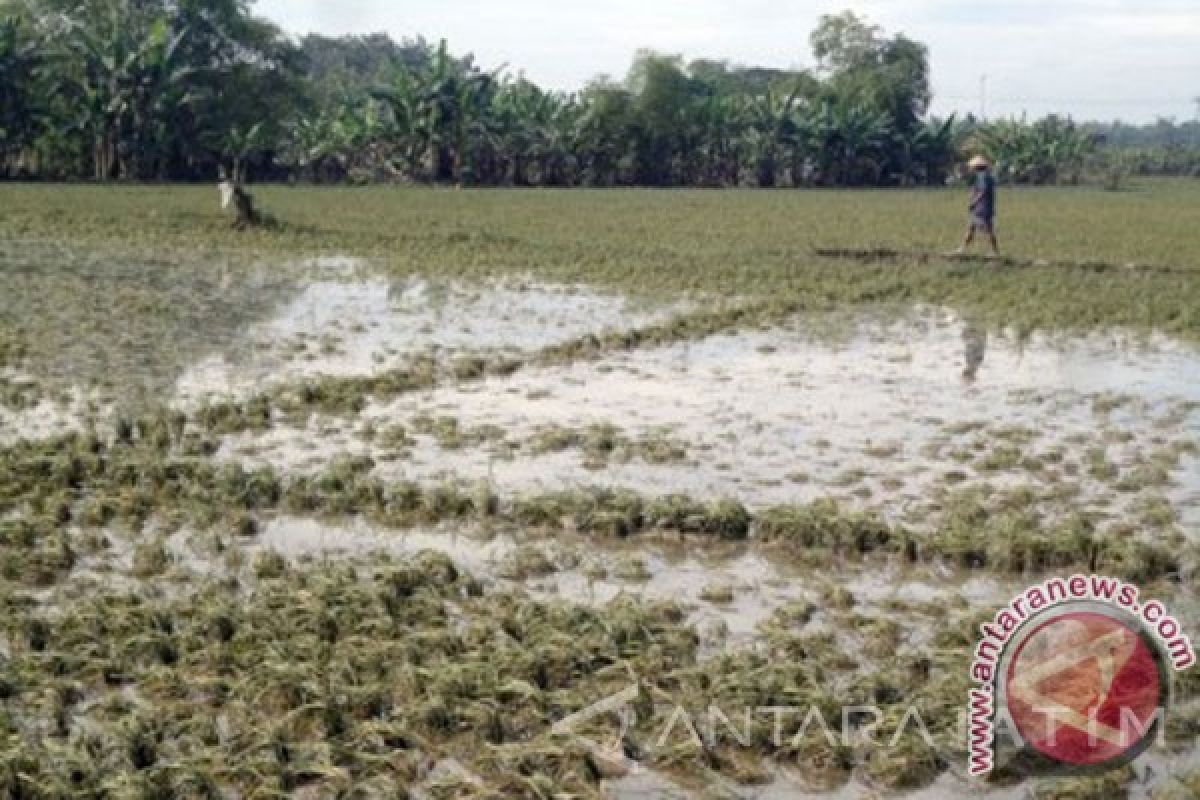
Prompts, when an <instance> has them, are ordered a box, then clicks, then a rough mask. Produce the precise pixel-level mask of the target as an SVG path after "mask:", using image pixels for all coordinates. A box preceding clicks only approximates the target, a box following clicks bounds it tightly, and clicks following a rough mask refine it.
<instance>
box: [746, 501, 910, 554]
mask: <svg viewBox="0 0 1200 800" xmlns="http://www.w3.org/2000/svg"><path fill="white" fill-rule="evenodd" d="M755 539H756V541H761V542H763V543H765V544H768V545H771V546H776V547H782V548H784V549H787V550H790V551H795V552H802V551H805V550H825V551H829V552H832V553H837V554H841V553H857V554H860V555H865V554H868V553H872V552H875V551H876V550H881V549H887V548H888V547H889V546H891V545H892V543H893V537H892V531H891V529H890V528H889V527H888V526H887V525H886V524H885V523H884V522H883V521H882V520H880V519H879V518H878V517H876V516H874V515H872V514H868V513H861V512H855V513H850V512H844V511H842V509H841V508H840V507H839V506H838V504H837V503H836V501H832V500H818V501H816V502H814V503H812V504H810V505H807V506H777V507H773V508H768V509H766V510H765V511H763V512H762V513H761V514H759V515H758V517H757V519H756V521H755Z"/></svg>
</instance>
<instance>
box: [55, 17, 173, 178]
mask: <svg viewBox="0 0 1200 800" xmlns="http://www.w3.org/2000/svg"><path fill="white" fill-rule="evenodd" d="M97 6H100V7H97ZM66 23H67V24H66V26H65V29H64V30H63V36H62V37H61V39H60V40H59V41H60V46H61V47H62V48H63V49H64V50H65V53H66V55H68V56H69V57H72V58H74V59H76V63H77V64H78V65H79V69H78V70H77V71H76V72H74V73H72V74H71V80H72V81H73V90H74V92H75V94H76V96H77V97H78V99H79V101H80V102H79V104H78V105H77V109H78V116H77V117H76V118H75V120H74V124H75V125H76V126H77V127H79V128H80V129H82V130H83V131H84V132H85V133H86V134H87V135H89V136H90V137H91V139H92V143H93V147H92V162H93V166H94V175H95V177H96V178H97V179H105V178H114V177H140V174H139V172H140V170H139V166H140V164H141V162H142V158H143V156H144V155H145V153H144V152H143V147H144V146H145V145H146V143H147V142H148V140H149V139H150V134H151V133H152V129H151V123H152V120H153V119H154V117H155V112H156V111H161V110H162V109H164V108H167V107H170V106H172V105H173V100H175V99H177V98H180V97H182V96H183V95H184V94H186V82H187V79H188V78H189V76H190V75H191V74H192V72H193V70H192V69H190V68H188V67H186V66H184V65H182V64H179V63H177V59H176V55H177V54H178V52H179V45H180V44H181V43H182V42H183V40H184V38H185V37H186V36H187V29H186V28H184V29H182V30H172V27H171V23H170V21H169V20H168V19H167V18H166V17H165V16H161V15H158V16H151V15H148V14H146V13H144V12H143V11H142V9H141V8H140V7H139V6H138V5H137V4H135V3H132V2H130V0H107V2H104V3H101V4H97V3H88V4H85V5H81V6H79V7H77V8H76V9H75V10H74V11H73V12H72V13H71V14H68V15H67V16H66Z"/></svg>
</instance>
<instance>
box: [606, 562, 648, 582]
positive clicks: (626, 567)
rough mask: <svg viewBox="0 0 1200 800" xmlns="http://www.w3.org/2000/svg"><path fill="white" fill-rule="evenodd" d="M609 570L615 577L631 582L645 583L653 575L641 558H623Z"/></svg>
mask: <svg viewBox="0 0 1200 800" xmlns="http://www.w3.org/2000/svg"><path fill="white" fill-rule="evenodd" d="M609 572H610V573H611V574H612V575H613V577H615V578H617V579H619V580H622V581H628V582H630V583H645V582H646V581H648V580H650V579H651V578H652V577H653V575H652V574H651V572H650V568H649V567H647V566H646V562H645V561H644V560H643V559H641V558H622V559H620V560H619V561H617V562H616V563H615V564H613V566H612V568H611V569H610V570H609Z"/></svg>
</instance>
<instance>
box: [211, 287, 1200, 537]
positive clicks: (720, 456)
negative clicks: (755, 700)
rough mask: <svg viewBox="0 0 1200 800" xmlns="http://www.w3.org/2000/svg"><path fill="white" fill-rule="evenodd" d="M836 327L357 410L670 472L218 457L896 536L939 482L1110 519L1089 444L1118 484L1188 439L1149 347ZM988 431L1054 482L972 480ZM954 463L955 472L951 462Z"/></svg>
mask: <svg viewBox="0 0 1200 800" xmlns="http://www.w3.org/2000/svg"><path fill="white" fill-rule="evenodd" d="M839 325H842V326H845V325H846V323H845V317H844V316H839V317H837V318H829V317H821V316H808V317H800V318H797V319H795V320H794V321H793V322H792V323H791V324H789V325H787V326H785V327H781V328H776V329H772V330H766V331H754V332H738V333H732V334H726V335H718V336H714V337H711V338H709V339H705V340H703V341H698V342H689V343H684V344H679V345H675V346H670V347H664V348H657V349H648V350H638V351H632V352H628V353H619V354H615V355H613V356H612V357H610V358H608V359H606V360H603V361H600V362H589V363H576V364H571V365H568V366H565V367H555V368H537V369H528V370H522V371H521V372H518V373H517V374H515V375H513V376H511V377H507V378H490V379H488V380H486V381H483V382H481V383H475V384H464V385H460V386H456V387H445V388H440V389H437V390H433V391H428V392H420V393H414V394H410V395H404V396H401V397H399V398H397V399H395V400H393V401H391V402H388V403H385V404H372V405H369V406H368V408H367V409H366V410H365V411H364V412H363V414H362V415H361V417H360V422H369V423H370V424H371V425H373V426H375V427H376V428H377V429H380V430H382V429H384V428H386V427H388V426H389V425H394V424H401V425H409V424H410V423H411V420H412V419H414V418H416V417H418V416H421V415H425V416H433V417H453V418H455V419H456V420H457V421H458V423H459V425H460V427H461V428H463V429H468V428H475V427H479V426H495V427H496V428H498V429H500V430H502V431H503V432H504V435H505V437H506V438H507V440H508V441H510V442H517V443H519V442H523V441H528V440H530V439H531V437H533V436H535V435H536V434H537V432H538V431H539V430H542V429H545V428H546V427H548V426H560V427H567V428H582V427H586V426H588V425H594V424H609V425H613V426H616V427H617V428H619V429H620V430H621V431H623V432H625V433H626V434H628V435H635V434H638V433H646V432H654V431H667V432H669V435H670V436H671V437H673V438H674V439H676V440H679V441H682V442H685V443H686V444H687V458H686V459H685V460H683V461H681V462H679V463H667V464H646V463H644V462H642V461H639V460H636V459H635V460H631V461H629V462H627V463H609V464H608V465H607V466H606V467H605V468H603V469H596V468H595V465H594V464H588V463H586V460H585V459H583V458H582V457H581V456H580V454H579V453H578V452H577V451H571V450H567V451H563V452H558V453H550V454H543V455H536V454H531V453H526V452H522V453H519V454H517V455H516V456H515V457H514V456H513V454H512V453H511V452H507V453H506V452H497V449H496V448H488V447H462V448H459V449H446V448H442V447H439V446H438V445H437V444H436V442H435V441H433V440H432V439H430V438H428V437H417V444H416V446H415V447H414V449H413V450H412V451H411V453H410V454H409V455H408V457H402V458H396V456H395V453H389V452H387V450H386V448H381V447H380V446H379V445H372V444H370V443H368V442H366V441H364V440H363V439H362V438H361V437H359V436H357V435H356V432H355V431H356V428H355V426H354V425H343V424H341V423H339V422H336V421H332V422H322V421H318V420H316V419H315V418H314V419H313V420H312V421H311V425H310V427H309V428H308V429H305V430H295V429H287V428H282V429H277V430H274V431H271V432H269V433H267V434H265V435H263V436H259V437H256V436H245V435H244V436H240V437H231V438H230V439H228V440H227V441H226V443H225V447H224V448H223V450H222V455H223V457H226V458H246V459H248V460H251V461H256V460H257V461H263V462H265V463H270V464H273V465H275V466H278V467H281V468H284V469H290V470H299V471H309V470H313V469H317V468H320V467H321V466H322V465H324V464H325V463H327V462H328V460H329V459H330V458H331V457H332V456H333V455H335V454H339V453H355V454H365V455H371V456H372V457H375V458H376V460H377V461H378V462H379V464H380V466H379V467H378V472H379V474H380V475H381V476H383V477H385V478H388V479H401V478H403V479H409V480H418V481H423V482H424V481H440V480H457V481H463V482H466V483H477V482H480V481H486V482H489V483H491V484H493V485H494V486H495V487H496V489H497V491H499V492H500V493H501V494H505V495H507V494H512V493H529V492H543V491H551V490H558V489H564V488H575V487H584V486H612V487H630V488H635V489H638V490H639V491H643V492H651V493H668V492H684V493H688V494H691V495H694V496H696V497H701V498H714V497H722V496H731V497H736V498H738V499H740V500H742V501H743V502H744V503H746V504H747V505H749V506H751V507H761V506H768V505H775V504H781V503H794V502H805V501H808V500H811V499H813V498H816V497H821V496H829V495H833V496H838V497H842V498H844V499H845V500H846V502H847V503H849V504H851V505H857V506H871V507H881V508H882V509H883V510H884V511H885V513H886V514H888V515H889V516H891V517H894V518H901V519H904V518H905V517H906V516H907V517H909V518H910V521H911V518H914V517H915V518H919V517H920V516H921V514H922V512H923V510H924V509H925V507H926V506H927V504H928V503H929V501H930V499H931V498H932V497H934V496H935V494H936V492H937V490H939V489H944V488H946V487H947V486H949V485H951V484H952V483H953V485H956V486H958V488H962V487H964V486H972V485H980V484H984V483H987V484H990V485H993V486H998V487H1005V486H1015V485H1024V484H1029V483H1033V484H1037V485H1040V486H1041V487H1042V488H1045V489H1047V490H1051V489H1055V488H1056V487H1060V486H1061V485H1063V484H1078V488H1079V492H1078V493H1077V494H1076V495H1074V497H1073V498H1070V503H1068V504H1067V505H1071V506H1072V507H1074V508H1089V509H1093V510H1100V511H1104V510H1107V512H1108V513H1109V514H1110V516H1111V517H1112V518H1113V519H1117V518H1120V517H1122V516H1123V515H1125V514H1126V513H1127V511H1128V508H1129V507H1130V505H1131V503H1132V502H1133V499H1134V498H1135V497H1138V496H1140V494H1139V492H1138V491H1133V490H1129V491H1114V489H1113V486H1112V481H1111V480H1104V479H1100V478H1093V477H1091V476H1090V474H1089V471H1088V468H1087V465H1086V463H1084V462H1085V457H1086V453H1087V450H1088V449H1089V448H1091V447H1093V446H1095V445H1096V444H1098V443H1099V444H1103V445H1104V448H1105V452H1106V455H1107V457H1108V458H1109V459H1110V460H1111V461H1112V462H1113V464H1114V466H1115V467H1116V468H1118V469H1119V470H1120V471H1121V473H1122V474H1124V473H1125V472H1128V471H1129V470H1130V469H1132V468H1133V467H1134V466H1136V460H1137V459H1138V458H1141V457H1144V456H1146V455H1147V454H1150V453H1152V452H1156V451H1159V450H1161V449H1162V448H1165V447H1169V446H1172V445H1173V444H1177V443H1179V442H1182V441H1186V440H1190V441H1193V442H1195V441H1200V410H1198V409H1200V381H1196V380H1195V376H1196V375H1197V374H1200V352H1197V351H1196V350H1195V349H1193V348H1191V347H1188V346H1185V345H1183V344H1181V343H1178V342H1175V341H1173V340H1170V339H1167V338H1165V337H1159V336H1150V337H1142V338H1137V339H1135V338H1133V337H1126V336H1121V335H1115V334H1095V335H1090V336H1085V337H1066V336H1060V337H1048V336H1036V335H1035V336H1033V337H1028V338H1020V337H1017V336H1015V335H1013V334H1011V333H1004V332H1000V333H992V334H990V335H989V336H987V337H986V342H981V340H980V338H979V333H978V331H977V330H976V329H975V328H974V326H973V325H971V323H970V322H969V321H964V320H962V319H960V318H958V317H956V316H955V315H954V314H952V313H949V312H945V311H939V310H930V309H926V310H921V311H917V312H914V313H913V314H911V315H909V316H907V317H905V318H903V319H900V320H896V321H888V322H885V321H880V320H873V319H870V318H867V319H863V318H859V319H857V320H852V321H851V323H850V324H849V325H848V327H847V329H846V332H845V334H844V335H843V336H842V337H841V338H840V339H838V340H836V341H830V338H829V337H828V336H827V335H825V334H826V333H827V332H828V331H829V330H831V329H837V328H838V326H839ZM964 371H966V372H967V373H968V374H967V375H964ZM963 423H970V424H969V425H965V426H964V425H963ZM1005 431H1008V432H1010V433H1011V432H1012V431H1017V432H1018V433H1019V434H1020V437H1024V438H1020V437H1018V438H1017V440H1016V441H1017V444H1016V445H1014V446H1015V447H1016V454H1015V456H1014V457H1013V458H1014V461H1016V460H1019V459H1022V458H1024V457H1025V456H1038V455H1040V454H1043V453H1053V454H1054V455H1053V458H1054V459H1055V462H1056V463H1057V462H1062V464H1061V466H1058V465H1049V466H1047V467H1046V469H1044V470H1040V471H1039V470H1033V471H1030V469H1027V468H1022V467H1020V466H1018V465H1017V464H1015V463H1014V464H1004V463H989V462H988V461H987V459H985V458H984V456H986V455H987V453H988V452H990V451H991V450H993V449H996V448H1002V447H1003V446H1005V445H1006V444H1010V443H1009V442H1008V441H1006V440H1005V439H1004V438H1003V436H1004V435H1006V434H1004V432H1005ZM971 447H973V448H975V449H974V451H973V452H971V451H970V448H971ZM964 448H966V449H967V450H968V452H966V455H965V458H966V461H964V462H962V463H960V462H959V461H956V460H955V459H954V458H953V456H954V455H955V453H956V451H957V452H959V453H960V457H964V456H961V452H962V451H963V450H964ZM247 454H248V455H247ZM1048 460H1049V456H1048ZM951 473H953V474H951ZM1171 477H1172V478H1173V479H1174V482H1173V485H1170V486H1167V487H1163V488H1162V491H1163V492H1164V493H1165V494H1166V495H1167V497H1168V498H1169V499H1170V500H1171V501H1172V503H1173V505H1174V506H1175V509H1176V511H1177V512H1178V513H1179V514H1181V515H1182V518H1183V520H1184V523H1185V524H1187V525H1189V526H1191V527H1192V528H1193V529H1195V527H1196V526H1195V523H1196V522H1197V521H1200V460H1198V459H1196V458H1195V456H1194V455H1187V454H1185V455H1183V456H1182V457H1181V458H1180V459H1179V460H1178V464H1177V465H1176V466H1175V468H1174V470H1173V471H1172V475H1171ZM1135 488H1136V487H1135Z"/></svg>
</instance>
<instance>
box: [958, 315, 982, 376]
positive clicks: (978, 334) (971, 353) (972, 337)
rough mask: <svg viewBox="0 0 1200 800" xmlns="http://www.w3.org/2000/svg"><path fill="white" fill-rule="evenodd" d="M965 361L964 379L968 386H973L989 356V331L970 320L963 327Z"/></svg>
mask: <svg viewBox="0 0 1200 800" xmlns="http://www.w3.org/2000/svg"><path fill="white" fill-rule="evenodd" d="M962 339H963V346H964V353H963V356H964V360H965V362H966V363H965V366H964V367H963V372H962V379H963V382H964V383H966V384H973V383H975V380H976V379H977V378H978V377H979V368H980V367H982V366H983V359H984V356H986V355H987V346H988V333H987V329H986V328H984V327H983V326H982V325H979V324H977V323H975V322H972V321H970V320H968V321H967V323H966V325H965V326H964V327H963V332H962Z"/></svg>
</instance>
